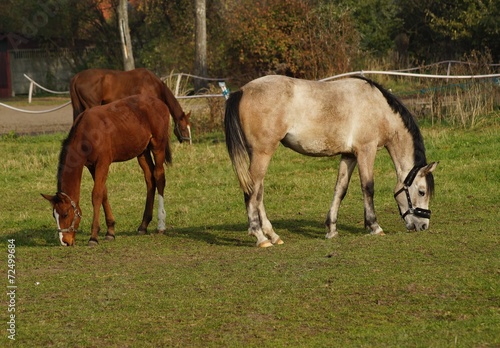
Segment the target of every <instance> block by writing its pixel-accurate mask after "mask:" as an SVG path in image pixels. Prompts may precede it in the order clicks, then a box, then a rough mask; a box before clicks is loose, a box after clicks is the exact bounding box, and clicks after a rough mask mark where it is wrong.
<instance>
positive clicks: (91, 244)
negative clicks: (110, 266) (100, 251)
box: [88, 239, 99, 247]
mask: <svg viewBox="0 0 500 348" xmlns="http://www.w3.org/2000/svg"><path fill="white" fill-rule="evenodd" d="M98 245H99V242H98V241H97V240H96V239H91V240H89V243H88V246H89V247H95V246H98Z"/></svg>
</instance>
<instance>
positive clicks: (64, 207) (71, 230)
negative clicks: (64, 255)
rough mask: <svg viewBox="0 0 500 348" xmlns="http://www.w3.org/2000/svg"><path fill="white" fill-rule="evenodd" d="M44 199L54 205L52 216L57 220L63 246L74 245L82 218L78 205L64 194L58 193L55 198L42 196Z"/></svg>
mask: <svg viewBox="0 0 500 348" xmlns="http://www.w3.org/2000/svg"><path fill="white" fill-rule="evenodd" d="M42 197H43V198H45V199H46V200H48V201H49V202H50V204H51V205H52V209H53V213H52V214H53V216H54V219H55V220H56V224H57V232H58V233H59V241H60V242H61V245H63V246H71V245H74V244H75V236H76V232H77V230H78V226H79V225H80V220H81V217H82V215H81V211H80V208H79V207H78V204H77V203H75V202H74V201H73V200H72V199H71V198H70V197H69V196H68V195H67V194H65V193H64V192H58V193H56V194H55V195H53V196H52V195H45V194H42Z"/></svg>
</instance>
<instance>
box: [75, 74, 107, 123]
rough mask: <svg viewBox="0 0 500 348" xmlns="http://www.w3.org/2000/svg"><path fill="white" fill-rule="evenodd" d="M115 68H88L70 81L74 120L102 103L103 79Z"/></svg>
mask: <svg viewBox="0 0 500 348" xmlns="http://www.w3.org/2000/svg"><path fill="white" fill-rule="evenodd" d="M112 71H113V70H107V69H88V70H84V71H81V72H79V73H77V74H76V75H75V76H73V78H72V79H71V81H70V97H71V105H72V106H73V120H75V119H76V118H77V116H78V115H80V114H81V113H82V112H83V111H85V110H86V109H89V108H92V107H94V106H98V105H101V104H102V95H103V90H102V81H103V78H104V76H105V75H106V74H109V73H111V72H112Z"/></svg>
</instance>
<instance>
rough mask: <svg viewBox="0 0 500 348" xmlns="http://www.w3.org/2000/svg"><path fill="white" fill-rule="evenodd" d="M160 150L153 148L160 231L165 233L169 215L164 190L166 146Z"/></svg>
mask: <svg viewBox="0 0 500 348" xmlns="http://www.w3.org/2000/svg"><path fill="white" fill-rule="evenodd" d="M158 149H159V150H153V157H154V160H155V161H154V162H155V165H154V170H153V176H154V179H155V183H156V189H157V191H158V233H159V234H163V233H165V229H166V224H165V220H166V217H167V213H166V211H165V202H164V191H165V167H164V166H163V163H164V162H165V152H164V149H165V146H163V145H160V146H158Z"/></svg>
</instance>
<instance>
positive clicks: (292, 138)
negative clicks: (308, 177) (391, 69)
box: [240, 75, 402, 156]
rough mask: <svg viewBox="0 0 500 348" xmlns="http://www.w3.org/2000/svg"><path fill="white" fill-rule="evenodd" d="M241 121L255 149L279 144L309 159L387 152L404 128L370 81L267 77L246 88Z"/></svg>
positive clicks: (251, 83)
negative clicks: (370, 149)
mask: <svg viewBox="0 0 500 348" xmlns="http://www.w3.org/2000/svg"><path fill="white" fill-rule="evenodd" d="M242 90H243V98H242V100H241V102H240V118H241V123H242V127H243V129H244V132H245V135H246V136H247V140H248V141H249V142H250V144H249V145H250V146H252V147H255V146H263V145H264V146H271V145H266V144H267V143H269V144H272V143H276V142H282V144H283V145H285V146H287V147H290V148H291V149H293V150H295V151H297V152H299V153H302V154H306V155H311V156H334V155H337V154H339V153H356V152H358V151H361V149H362V148H366V147H367V146H370V147H377V148H378V147H382V146H384V145H385V144H386V143H387V142H388V141H389V138H390V137H391V136H393V135H394V132H395V129H397V128H398V127H401V125H402V122H401V118H400V117H394V111H393V110H391V107H390V106H389V104H388V102H387V100H386V99H385V97H384V95H383V94H382V93H381V92H380V90H378V89H377V88H374V87H373V86H371V85H370V84H369V83H367V82H366V81H363V80H360V79H352V78H349V79H343V80H337V81H334V82H319V81H308V80H300V79H293V78H289V77H285V76H278V75H273V76H266V77H262V78H259V79H256V80H253V81H251V82H250V83H248V84H247V85H245V86H244V87H243V88H242Z"/></svg>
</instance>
